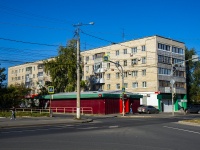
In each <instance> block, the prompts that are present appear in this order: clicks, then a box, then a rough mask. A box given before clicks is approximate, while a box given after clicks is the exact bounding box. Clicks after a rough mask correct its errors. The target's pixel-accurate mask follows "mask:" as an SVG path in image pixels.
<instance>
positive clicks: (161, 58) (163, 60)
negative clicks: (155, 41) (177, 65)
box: [158, 55, 171, 64]
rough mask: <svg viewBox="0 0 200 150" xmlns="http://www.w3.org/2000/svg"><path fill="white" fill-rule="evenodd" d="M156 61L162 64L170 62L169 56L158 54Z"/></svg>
mask: <svg viewBox="0 0 200 150" xmlns="http://www.w3.org/2000/svg"><path fill="white" fill-rule="evenodd" d="M158 62H159V63H164V64H171V57H167V56H162V55H158Z"/></svg>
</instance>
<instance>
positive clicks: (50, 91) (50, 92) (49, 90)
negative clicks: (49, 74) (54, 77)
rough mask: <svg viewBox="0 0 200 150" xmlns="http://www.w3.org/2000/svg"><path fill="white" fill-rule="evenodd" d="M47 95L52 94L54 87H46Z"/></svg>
mask: <svg viewBox="0 0 200 150" xmlns="http://www.w3.org/2000/svg"><path fill="white" fill-rule="evenodd" d="M48 93H49V94H53V93H54V86H48Z"/></svg>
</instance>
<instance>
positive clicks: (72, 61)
mask: <svg viewBox="0 0 200 150" xmlns="http://www.w3.org/2000/svg"><path fill="white" fill-rule="evenodd" d="M44 65H45V72H46V73H47V72H49V74H50V76H51V81H52V86H54V88H55V92H56V93H59V92H64V91H65V90H66V91H68V92H71V91H74V90H75V87H76V41H75V40H71V41H69V43H68V45H67V47H62V46H61V47H60V48H59V51H58V56H57V57H55V58H53V59H52V60H50V61H44Z"/></svg>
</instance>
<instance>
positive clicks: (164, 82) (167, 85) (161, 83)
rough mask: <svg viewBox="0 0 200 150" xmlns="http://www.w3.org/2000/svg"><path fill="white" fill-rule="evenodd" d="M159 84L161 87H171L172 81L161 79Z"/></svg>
mask: <svg viewBox="0 0 200 150" xmlns="http://www.w3.org/2000/svg"><path fill="white" fill-rule="evenodd" d="M159 86H160V87H170V86H171V85H170V81H165V80H159Z"/></svg>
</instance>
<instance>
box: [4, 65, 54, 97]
mask: <svg viewBox="0 0 200 150" xmlns="http://www.w3.org/2000/svg"><path fill="white" fill-rule="evenodd" d="M46 81H50V76H49V75H48V74H46V73H45V72H44V65H43V61H36V62H32V63H25V64H22V65H17V66H13V67H9V68H8V86H10V85H16V84H22V83H23V84H24V85H25V86H26V87H27V88H30V89H31V93H30V94H38V93H39V90H40V87H41V86H44V84H45V82H46Z"/></svg>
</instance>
